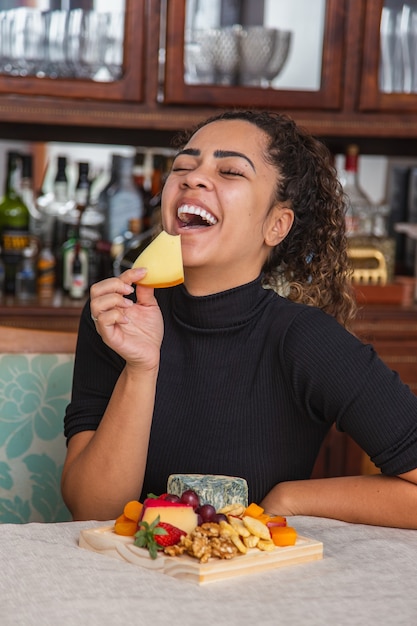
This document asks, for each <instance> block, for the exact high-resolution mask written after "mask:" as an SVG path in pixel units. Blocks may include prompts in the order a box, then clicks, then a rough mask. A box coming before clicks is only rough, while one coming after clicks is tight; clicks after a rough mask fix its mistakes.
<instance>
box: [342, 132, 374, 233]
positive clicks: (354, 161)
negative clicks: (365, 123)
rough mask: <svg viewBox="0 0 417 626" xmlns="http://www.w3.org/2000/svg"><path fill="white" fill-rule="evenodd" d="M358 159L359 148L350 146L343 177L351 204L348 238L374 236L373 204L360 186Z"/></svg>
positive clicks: (349, 205) (348, 211) (347, 227)
mask: <svg viewBox="0 0 417 626" xmlns="http://www.w3.org/2000/svg"><path fill="white" fill-rule="evenodd" d="M358 157H359V147H358V146H357V145H356V144H350V145H348V147H347V149H346V155H345V168H344V172H343V174H342V176H341V183H342V185H343V191H344V192H345V194H346V196H347V199H348V202H349V204H348V209H347V213H346V234H347V236H348V237H355V236H359V237H362V236H371V235H372V227H373V225H372V221H373V211H372V204H371V202H370V200H369V199H368V197H367V195H366V194H365V192H364V191H363V190H362V189H361V187H360V185H359V180H358Z"/></svg>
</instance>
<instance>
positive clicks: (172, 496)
mask: <svg viewBox="0 0 417 626" xmlns="http://www.w3.org/2000/svg"><path fill="white" fill-rule="evenodd" d="M164 500H167V501H168V502H181V498H180V497H179V496H176V495H175V494H173V493H168V494H167V495H166V496H165V498H164Z"/></svg>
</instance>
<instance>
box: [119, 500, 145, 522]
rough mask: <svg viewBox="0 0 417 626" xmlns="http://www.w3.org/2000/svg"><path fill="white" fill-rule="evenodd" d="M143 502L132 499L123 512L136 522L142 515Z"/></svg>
mask: <svg viewBox="0 0 417 626" xmlns="http://www.w3.org/2000/svg"><path fill="white" fill-rule="evenodd" d="M142 507H143V504H142V503H141V502H138V501H137V500H131V501H130V502H127V504H125V506H124V509H123V513H124V514H125V515H126V517H127V518H128V519H130V520H133V521H134V522H138V521H139V519H140V517H141V515H142Z"/></svg>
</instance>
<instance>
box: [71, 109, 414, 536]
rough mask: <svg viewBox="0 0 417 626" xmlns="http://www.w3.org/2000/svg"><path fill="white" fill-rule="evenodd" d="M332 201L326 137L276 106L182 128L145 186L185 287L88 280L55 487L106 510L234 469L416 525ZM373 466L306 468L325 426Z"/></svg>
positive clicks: (400, 433) (408, 399) (106, 515)
mask: <svg viewBox="0 0 417 626" xmlns="http://www.w3.org/2000/svg"><path fill="white" fill-rule="evenodd" d="M344 212H345V205H344V199H343V194H342V191H341V188H340V186H339V183H338V181H337V177H336V173H335V171H334V169H333V167H332V166H331V163H330V159H329V155H328V152H327V150H326V149H325V147H324V146H323V145H322V144H321V143H320V142H318V141H317V140H316V139H314V138H313V137H311V136H310V135H308V134H307V133H305V132H303V131H302V130H301V129H298V128H297V126H296V125H295V124H294V122H293V121H291V120H290V119H288V118H287V117H285V116H283V115H280V114H278V113H269V112H256V111H231V112H229V113H225V114H221V115H219V116H218V117H216V118H211V119H209V120H207V121H206V122H205V123H203V124H201V125H200V127H199V128H198V129H196V130H195V131H194V132H193V133H191V134H190V135H189V136H188V137H186V138H184V140H183V142H182V144H181V146H180V148H179V151H178V154H177V156H176V158H175V160H174V163H173V167H172V171H171V173H170V175H169V176H168V179H167V181H166V184H165V187H164V190H163V194H162V220H163V227H164V229H165V230H166V231H167V232H168V233H171V234H180V235H181V245H182V253H183V261H184V275H185V283H184V284H183V285H179V286H177V287H172V288H169V289H160V290H156V291H155V293H154V291H153V290H152V289H150V288H147V287H142V286H136V287H133V286H132V284H135V282H136V281H137V280H139V279H140V278H142V277H143V276H144V274H145V272H146V269H135V270H133V269H132V270H128V271H126V272H124V273H123V274H122V275H121V276H120V277H114V278H109V279H107V280H104V281H102V282H100V283H97V284H96V285H94V286H93V287H92V288H91V299H90V302H89V303H88V304H87V305H86V307H85V310H84V312H83V315H82V319H81V324H80V330H79V339H78V346H77V354H76V364H75V371H74V384H73V394H72V399H71V403H70V404H69V406H68V409H67V412H66V416H65V432H66V436H67V438H68V452H67V458H66V461H65V466H64V471H63V480H62V490H63V495H64V498H65V501H66V503H67V505H68V507H69V509H70V510H71V511H72V513H73V516H74V518H75V519H87V518H94V519H111V518H113V517H115V516H116V515H118V514H119V513H120V511H121V510H122V507H123V505H124V504H125V502H126V501H128V500H130V499H138V498H139V499H142V498H143V497H144V496H145V495H146V494H147V493H149V492H153V493H162V492H164V491H165V490H166V481H167V478H168V476H169V474H171V473H202V474H226V475H233V476H241V477H244V478H246V479H247V481H248V485H249V499H250V501H255V502H258V503H260V504H262V506H263V507H264V508H266V510H268V511H270V512H274V513H278V514H282V515H294V514H298V515H314V516H321V517H331V518H336V519H341V520H345V521H349V522H360V523H366V524H377V525H389V526H398V527H405V528H417V484H416V483H417V397H416V396H414V395H413V394H412V393H411V391H410V390H409V389H408V387H407V386H406V385H404V384H402V383H401V381H400V380H399V378H398V376H397V375H396V374H395V373H394V372H392V371H391V370H390V369H389V368H387V367H386V366H385V365H384V364H383V362H382V361H381V360H380V359H379V358H378V356H377V355H376V354H375V352H374V350H373V349H372V347H371V346H369V345H364V344H362V343H361V342H360V341H359V340H358V339H356V338H355V337H354V336H353V335H352V334H351V333H350V332H349V330H347V327H348V326H349V323H350V322H351V320H352V318H353V315H354V310H355V306H354V301H353V298H352V294H351V291H350V283H349V269H348V262H347V254H346V239H345V234H344ZM334 422H335V423H336V425H337V427H338V428H339V429H340V430H343V431H346V432H347V433H349V434H350V435H351V436H352V437H353V438H354V439H355V440H356V441H357V442H358V444H359V445H360V446H362V447H363V449H364V450H365V451H366V452H367V453H368V454H369V455H370V456H371V458H372V459H373V461H374V462H375V463H376V465H377V466H378V467H380V468H381V475H377V476H357V477H343V478H329V479H316V480H312V479H310V478H309V477H310V474H311V470H312V468H313V465H314V462H315V459H316V456H317V454H318V451H319V448H320V445H321V443H322V441H323V439H324V437H325V435H326V433H327V432H328V430H329V428H330V427H331V425H332V424H333V423H334Z"/></svg>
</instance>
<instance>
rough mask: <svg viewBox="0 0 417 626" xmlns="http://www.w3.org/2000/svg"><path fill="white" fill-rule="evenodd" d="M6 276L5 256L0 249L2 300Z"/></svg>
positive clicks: (0, 296)
mask: <svg viewBox="0 0 417 626" xmlns="http://www.w3.org/2000/svg"><path fill="white" fill-rule="evenodd" d="M5 276H6V269H5V267H4V261H3V255H2V251H1V248H0V298H2V297H3V296H4V282H5Z"/></svg>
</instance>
